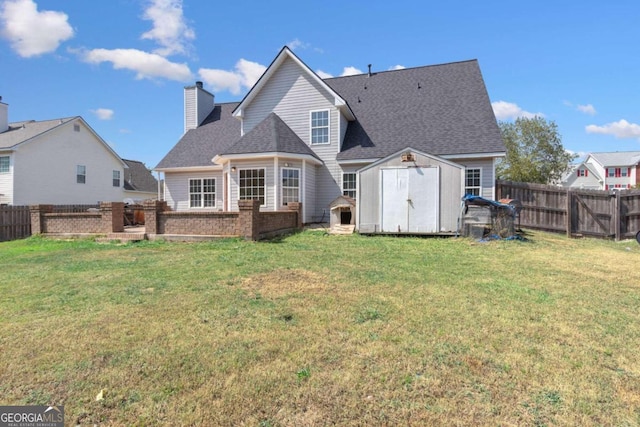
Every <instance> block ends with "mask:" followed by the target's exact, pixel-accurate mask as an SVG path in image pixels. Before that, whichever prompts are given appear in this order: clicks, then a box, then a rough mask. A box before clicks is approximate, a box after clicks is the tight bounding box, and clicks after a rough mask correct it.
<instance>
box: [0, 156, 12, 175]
mask: <svg viewBox="0 0 640 427" xmlns="http://www.w3.org/2000/svg"><path fill="white" fill-rule="evenodd" d="M9 166H10V160H9V156H2V157H0V173H8V172H9Z"/></svg>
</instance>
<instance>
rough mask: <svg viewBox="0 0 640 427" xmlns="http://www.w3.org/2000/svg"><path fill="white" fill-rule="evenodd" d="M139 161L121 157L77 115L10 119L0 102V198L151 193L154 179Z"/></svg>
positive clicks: (84, 198) (27, 200) (115, 197)
mask: <svg viewBox="0 0 640 427" xmlns="http://www.w3.org/2000/svg"><path fill="white" fill-rule="evenodd" d="M140 165H141V163H140V162H136V161H131V160H123V159H121V158H120V157H119V156H118V155H117V154H116V152H115V151H114V150H113V149H112V148H111V147H110V146H109V144H107V143H106V142H105V141H104V140H103V139H102V138H101V137H100V136H99V135H98V134H97V133H96V132H95V131H94V130H93V129H92V128H91V127H90V126H89V125H88V124H87V122H86V121H85V120H84V119H83V118H82V117H80V116H76V117H65V118H60V119H55V120H42V121H35V120H28V121H22V122H9V120H8V105H7V104H5V103H3V102H0V204H7V205H31V204H40V203H43V204H95V203H98V202H100V201H123V200H124V199H133V200H144V199H149V198H156V197H157V184H156V180H155V178H154V177H153V175H152V174H151V173H150V171H149V170H147V169H146V167H144V165H142V167H140Z"/></svg>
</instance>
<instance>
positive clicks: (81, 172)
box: [76, 165, 87, 184]
mask: <svg viewBox="0 0 640 427" xmlns="http://www.w3.org/2000/svg"><path fill="white" fill-rule="evenodd" d="M81 177H82V179H80V178H81ZM86 183H87V166H86V165H76V184H86Z"/></svg>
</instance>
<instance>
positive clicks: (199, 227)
mask: <svg viewBox="0 0 640 427" xmlns="http://www.w3.org/2000/svg"><path fill="white" fill-rule="evenodd" d="M238 216H239V213H238V212H162V213H161V214H160V215H159V216H158V232H157V234H183V235H195V236H238V235H239V234H238V226H237V223H238Z"/></svg>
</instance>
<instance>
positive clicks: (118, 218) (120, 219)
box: [100, 202, 124, 233]
mask: <svg viewBox="0 0 640 427" xmlns="http://www.w3.org/2000/svg"><path fill="white" fill-rule="evenodd" d="M100 213H101V214H102V225H101V227H100V228H101V230H100V231H102V232H103V233H121V232H123V231H124V203H122V202H102V203H100Z"/></svg>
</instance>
